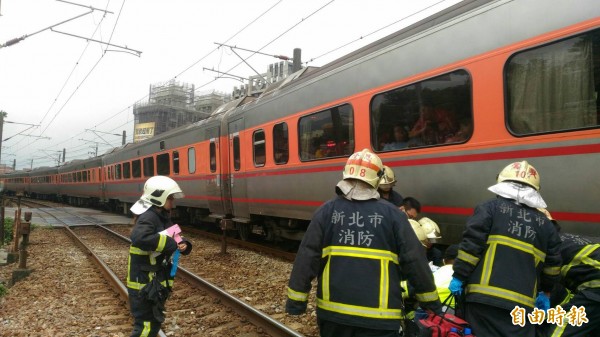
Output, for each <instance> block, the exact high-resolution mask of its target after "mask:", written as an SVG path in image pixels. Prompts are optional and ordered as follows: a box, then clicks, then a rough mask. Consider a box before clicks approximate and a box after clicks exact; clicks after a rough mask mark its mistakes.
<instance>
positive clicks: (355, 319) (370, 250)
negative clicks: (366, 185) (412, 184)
mask: <svg viewBox="0 0 600 337" xmlns="http://www.w3.org/2000/svg"><path fill="white" fill-rule="evenodd" d="M404 275H406V277H407V278H408V280H409V281H410V282H411V284H414V285H415V287H414V289H415V297H416V298H417V299H418V300H419V301H420V302H421V304H422V306H424V307H429V308H432V309H434V310H435V309H437V308H439V307H440V306H441V304H440V303H439V300H438V295H437V291H436V290H435V285H434V283H433V277H432V274H431V271H430V269H429V265H428V263H427V259H426V255H425V250H424V248H423V246H421V244H420V242H419V241H418V239H417V237H416V235H415V233H414V232H413V230H412V228H411V226H410V224H409V223H408V220H407V218H406V215H405V214H403V213H402V212H401V211H399V210H398V209H397V208H396V207H394V206H393V205H392V204H390V203H388V202H387V201H384V200H367V201H349V200H347V199H345V198H343V197H338V198H336V199H333V200H330V201H328V202H327V203H325V204H324V205H322V206H321V207H320V208H319V209H318V210H317V211H316V212H315V214H314V216H313V219H312V221H311V223H310V225H309V227H308V229H307V232H306V234H305V235H304V238H303V240H302V243H301V245H300V248H299V250H298V254H297V255H296V261H295V262H294V267H293V270H292V274H291V277H290V282H289V287H288V301H295V302H306V301H307V299H308V294H309V292H310V288H311V281H312V280H313V279H314V278H315V277H317V278H318V287H317V316H318V317H319V319H324V320H329V321H333V322H337V323H340V324H347V325H352V326H360V327H366V328H371V329H382V330H397V329H398V328H399V324H400V318H401V317H402V297H401V296H402V294H401V288H400V280H401V279H402V277H403V276H404Z"/></svg>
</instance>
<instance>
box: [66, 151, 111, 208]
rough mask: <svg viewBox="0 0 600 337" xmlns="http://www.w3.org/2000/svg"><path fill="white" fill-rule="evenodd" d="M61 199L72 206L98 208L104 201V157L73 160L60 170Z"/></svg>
mask: <svg viewBox="0 0 600 337" xmlns="http://www.w3.org/2000/svg"><path fill="white" fill-rule="evenodd" d="M57 180H58V182H59V188H58V190H57V192H56V193H57V195H58V196H59V198H60V199H61V200H63V201H65V202H68V203H69V204H71V205H76V206H96V205H99V204H100V203H102V202H103V201H104V194H103V193H104V190H103V185H102V157H94V158H90V159H82V160H73V161H70V162H68V163H66V164H63V165H62V166H60V167H59V168H58V178H57Z"/></svg>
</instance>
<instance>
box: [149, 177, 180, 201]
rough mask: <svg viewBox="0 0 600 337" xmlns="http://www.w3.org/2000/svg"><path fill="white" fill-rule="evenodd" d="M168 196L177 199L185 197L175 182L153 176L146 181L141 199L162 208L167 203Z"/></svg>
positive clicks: (167, 178)
mask: <svg viewBox="0 0 600 337" xmlns="http://www.w3.org/2000/svg"><path fill="white" fill-rule="evenodd" d="M170 195H173V197H174V198H177V199H179V198H183V197H184V196H185V195H184V194H183V191H182V190H181V188H179V185H177V183H176V182H175V180H173V179H171V178H169V177H165V176H154V177H152V178H150V179H148V180H146V183H145V184H144V194H142V197H141V199H142V200H145V201H149V202H150V203H152V204H153V205H156V206H159V207H162V206H164V205H165V204H166V203H167V198H168V197H169V196H170Z"/></svg>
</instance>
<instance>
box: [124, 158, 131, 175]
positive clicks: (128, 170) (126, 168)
mask: <svg viewBox="0 0 600 337" xmlns="http://www.w3.org/2000/svg"><path fill="white" fill-rule="evenodd" d="M129 178H131V163H130V162H128V161H126V162H124V163H123V179H129Z"/></svg>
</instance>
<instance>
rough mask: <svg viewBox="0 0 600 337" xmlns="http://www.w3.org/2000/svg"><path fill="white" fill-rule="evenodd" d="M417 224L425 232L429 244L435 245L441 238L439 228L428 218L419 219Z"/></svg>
mask: <svg viewBox="0 0 600 337" xmlns="http://www.w3.org/2000/svg"><path fill="white" fill-rule="evenodd" d="M419 223H420V224H421V226H422V227H423V230H424V231H425V235H427V238H428V239H429V242H431V243H435V242H436V241H437V240H438V239H441V238H442V233H441V231H440V227H439V226H438V225H437V224H436V223H435V221H433V220H431V219H429V218H426V217H425V218H421V219H420V220H419Z"/></svg>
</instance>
